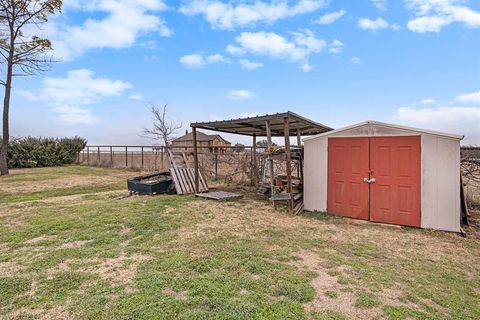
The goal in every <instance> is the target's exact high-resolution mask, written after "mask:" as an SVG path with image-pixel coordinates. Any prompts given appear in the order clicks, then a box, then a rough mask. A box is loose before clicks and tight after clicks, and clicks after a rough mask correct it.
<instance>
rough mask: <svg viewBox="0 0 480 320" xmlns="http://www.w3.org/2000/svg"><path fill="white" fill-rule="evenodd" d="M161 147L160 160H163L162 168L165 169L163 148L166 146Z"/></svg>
mask: <svg viewBox="0 0 480 320" xmlns="http://www.w3.org/2000/svg"><path fill="white" fill-rule="evenodd" d="M160 148H161V149H160V160H161V162H162V170H163V169H164V165H163V153H164V152H163V148H164V147H163V146H161V147H160Z"/></svg>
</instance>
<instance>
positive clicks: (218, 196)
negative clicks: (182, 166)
mask: <svg viewBox="0 0 480 320" xmlns="http://www.w3.org/2000/svg"><path fill="white" fill-rule="evenodd" d="M196 196H197V197H200V198H204V199H210V200H216V201H230V200H238V199H242V198H243V195H241V194H238V193H231V192H225V191H210V192H206V193H198V194H196Z"/></svg>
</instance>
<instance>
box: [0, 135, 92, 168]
mask: <svg viewBox="0 0 480 320" xmlns="http://www.w3.org/2000/svg"><path fill="white" fill-rule="evenodd" d="M0 141H1V140H0ZM86 145H87V141H86V140H85V139H83V138H80V137H73V138H61V139H59V138H41V137H40V138H36V137H26V138H13V139H10V142H9V145H8V155H7V158H8V167H9V168H34V167H51V166H61V165H64V164H70V163H74V162H75V159H76V156H77V154H78V153H79V152H80V151H82V150H83V148H85V146H86Z"/></svg>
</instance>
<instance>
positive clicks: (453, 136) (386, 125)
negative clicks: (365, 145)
mask: <svg viewBox="0 0 480 320" xmlns="http://www.w3.org/2000/svg"><path fill="white" fill-rule="evenodd" d="M368 125H375V126H379V127H384V128H394V129H400V130H406V131H411V132H412V133H417V134H428V135H434V136H442V137H446V138H451V139H458V140H462V139H463V138H464V136H462V135H457V134H451V133H445V132H439V131H433V130H426V129H420V128H413V127H407V126H402V125H397V124H391V123H384V122H378V121H373V120H367V121H364V122H360V123H357V124H354V125H351V126H348V127H343V128H339V129H335V130H333V131H329V132H326V133H322V134H318V135H315V136H312V137H307V138H304V139H303V141H308V140H313V139H315V138H318V137H323V136H328V135H331V134H335V133H340V132H343V131H347V130H350V129H355V128H359V127H363V126H368Z"/></svg>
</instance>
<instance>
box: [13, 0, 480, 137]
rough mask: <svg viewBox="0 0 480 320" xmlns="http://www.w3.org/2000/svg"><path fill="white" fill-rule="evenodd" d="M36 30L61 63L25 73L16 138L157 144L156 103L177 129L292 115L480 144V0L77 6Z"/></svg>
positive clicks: (116, 0)
mask: <svg viewBox="0 0 480 320" xmlns="http://www.w3.org/2000/svg"><path fill="white" fill-rule="evenodd" d="M38 32H39V33H41V34H42V35H45V36H47V37H49V38H50V39H51V40H52V42H53V47H54V49H55V51H54V52H53V55H54V57H55V58H57V59H59V60H61V62H58V63H56V64H55V65H54V66H53V67H52V70H51V71H49V72H48V73H46V74H43V75H39V76H36V77H30V78H17V79H15V82H14V95H13V101H12V111H11V113H12V116H11V131H12V134H13V135H14V136H26V135H42V136H71V135H80V136H83V137H85V138H87V139H88V141H89V143H92V144H151V143H152V141H149V140H147V139H145V138H142V137H141V136H140V133H141V131H142V128H144V127H148V126H149V125H150V122H151V117H150V115H149V113H148V110H147V107H146V106H147V105H148V104H150V103H157V104H160V105H163V104H164V103H168V108H169V109H168V110H169V115H170V118H171V119H172V120H174V121H176V122H180V123H182V124H183V126H184V129H182V130H179V132H178V134H179V135H180V134H182V133H183V131H184V130H185V128H188V126H189V123H190V122H194V121H209V120H219V119H225V118H227V119H228V118H233V117H241V116H246V115H256V114H266V113H272V112H281V111H286V110H291V111H294V112H297V113H299V114H301V115H304V116H307V117H309V118H311V119H313V120H316V121H318V122H321V123H324V124H327V125H329V126H331V127H334V128H337V127H342V126H346V125H351V124H354V123H357V122H361V121H365V120H368V119H372V120H377V121H384V122H391V123H398V124H403V125H410V126H416V127H421V128H426V129H434V130H440V131H446V132H451V133H457V134H464V135H465V136H466V138H465V140H464V144H477V145H480V54H479V53H480V1H473V0H470V1H466V0H465V1H462V0H405V1H401V0H396V1H393V0H383V1H382V0H357V1H346V0H330V1H327V0H291V1H287V0H285V1H283V0H276V1H275V0H273V1H272V0H264V1H240V0H237V1H233V0H232V1H228V0H193V1H168V0H165V1H161V0H140V1H126V0H95V1H84V0H66V1H64V9H63V13H62V14H61V15H59V16H56V17H54V18H53V19H51V21H50V22H49V24H48V25H47V26H46V27H44V28H43V30H41V31H38ZM228 138H229V139H231V140H232V141H233V142H237V141H239V142H244V143H248V142H249V140H245V138H242V137H230V136H229V137H228Z"/></svg>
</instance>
